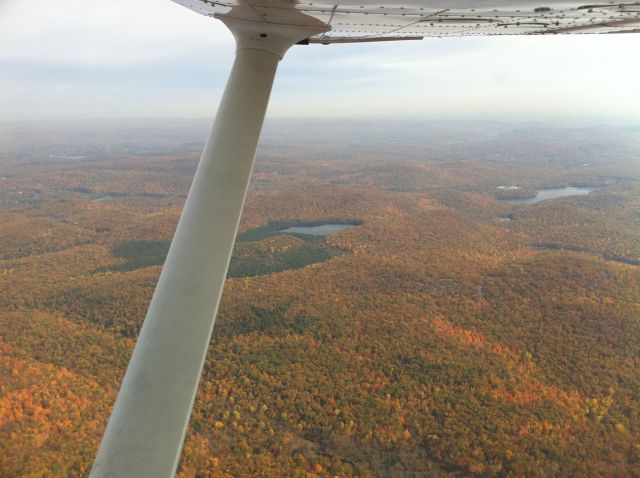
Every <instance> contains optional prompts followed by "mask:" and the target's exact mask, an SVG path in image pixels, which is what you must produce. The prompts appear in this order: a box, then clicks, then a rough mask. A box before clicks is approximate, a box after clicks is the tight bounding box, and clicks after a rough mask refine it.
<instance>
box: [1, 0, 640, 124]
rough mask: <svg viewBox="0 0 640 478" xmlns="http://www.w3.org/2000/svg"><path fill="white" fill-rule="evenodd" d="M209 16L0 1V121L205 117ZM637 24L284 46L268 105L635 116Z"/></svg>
mask: <svg viewBox="0 0 640 478" xmlns="http://www.w3.org/2000/svg"><path fill="white" fill-rule="evenodd" d="M233 51H234V47H233V40H232V37H231V35H230V34H229V33H228V32H227V31H226V29H225V28H224V26H223V25H222V24H220V22H218V21H215V20H212V19H210V18H206V17H203V16H200V15H198V14H196V13H193V12H191V11H190V10H187V9H186V8H184V7H181V6H179V5H177V4H174V3H173V2H171V1H169V0H135V1H131V0H102V1H96V0H92V1H90V0H55V1H52V0H0V120H9V121H10V120H25V119H58V118H104V117H133V118H145V117H212V116H213V114H214V113H215V109H216V107H217V103H218V100H219V98H220V94H221V91H222V88H223V87H224V83H225V81H226V76H227V74H228V71H229V69H230V67H231V63H232V61H233ZM639 52H640V34H637V35H636V34H626V35H608V36H594V35H576V36H554V37H486V38H456V39H436V38H434V39H426V40H423V41H420V42H415V41H410V42H399V43H381V44H360V45H332V46H322V45H313V46H306V47H304V46H295V47H293V48H292V49H291V50H290V51H289V53H288V54H287V56H286V57H285V59H284V60H283V61H282V62H281V64H280V69H279V71H278V76H277V79H276V85H275V88H274V92H273V96H272V100H271V103H270V107H269V115H270V116H272V117H282V116H296V117H311V116H314V117H318V116H319V117H397V118H403V117H439V116H470V117H474V118H484V117H487V118H521V119H548V118H556V117H560V118H564V117H571V116H576V117H598V118H601V117H619V118H623V119H627V120H632V121H636V120H639V121H640V88H639V87H638V84H639V80H640V54H638V53H639Z"/></svg>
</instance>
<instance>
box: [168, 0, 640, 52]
mask: <svg viewBox="0 0 640 478" xmlns="http://www.w3.org/2000/svg"><path fill="white" fill-rule="evenodd" d="M174 1H176V2H177V3H179V4H181V5H184V6H185V7H187V8H189V9H191V10H194V11H196V12H198V13H201V14H203V15H207V16H212V17H216V18H235V19H239V20H245V21H251V22H258V23H272V24H285V25H304V26H328V27H329V28H330V30H329V31H328V32H326V33H321V34H318V35H315V36H313V37H311V38H310V39H309V40H310V41H311V42H312V43H338V42H346V41H356V42H357V41H376V40H395V39H412V38H416V39H420V38H423V37H449V36H484V35H550V34H551V35H552V34H568V33H572V34H581V33H632V32H640V2H627V3H619V2H601V3H587V2H580V1H562V0H560V1H558V0H555V1H554V0H538V1H531V0H519V1H518V0H511V1H509V0H475V1H472V0H402V1H399V2H393V1H391V2H389V3H379V2H372V1H367V0H360V1H353V0H341V1H340V3H334V2H332V1H327V0H319V1H317V0H310V1H306V2H305V1H295V0H222V1H212V0H174Z"/></svg>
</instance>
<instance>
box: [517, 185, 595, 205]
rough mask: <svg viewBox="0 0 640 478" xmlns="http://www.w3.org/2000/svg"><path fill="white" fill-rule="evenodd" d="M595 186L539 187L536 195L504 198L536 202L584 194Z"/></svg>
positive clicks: (518, 202) (530, 202)
mask: <svg viewBox="0 0 640 478" xmlns="http://www.w3.org/2000/svg"><path fill="white" fill-rule="evenodd" d="M594 189H595V188H577V187H572V186H569V187H566V188H552V189H540V190H538V194H537V195H536V197H532V198H521V199H505V200H506V201H507V202H509V203H511V204H537V203H539V202H542V201H548V200H549V199H556V198H564V197H569V196H586V195H587V194H589V193H590V192H591V191H593V190H594Z"/></svg>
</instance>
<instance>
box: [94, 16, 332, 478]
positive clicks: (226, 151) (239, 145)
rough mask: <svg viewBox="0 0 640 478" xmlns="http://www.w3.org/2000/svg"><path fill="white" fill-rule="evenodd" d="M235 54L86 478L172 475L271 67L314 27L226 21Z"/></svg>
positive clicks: (228, 254)
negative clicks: (111, 409) (138, 333)
mask: <svg viewBox="0 0 640 478" xmlns="http://www.w3.org/2000/svg"><path fill="white" fill-rule="evenodd" d="M225 23H227V26H228V27H229V28H230V29H231V31H232V32H233V34H234V36H235V37H236V44H237V51H236V58H235V61H234V64H233V68H232V70H231V75H230V77H229V80H228V83H227V86H226V89H225V91H224V95H223V97H222V102H221V103H220V107H219V109H218V113H217V116H216V120H215V122H214V125H213V128H212V130H211V133H210V134H209V138H208V140H207V143H206V146H205V148H204V151H203V153H202V158H201V159H200V163H199V165H198V169H197V171H196V174H195V177H194V179H193V183H192V185H191V190H190V191H189V195H188V197H187V201H186V204H185V206H184V210H183V211H182V216H181V217H180V221H179V223H178V227H177V229H176V232H175V235H174V237H173V241H172V243H171V247H170V249H169V254H168V255H167V259H166V262H165V264H164V267H163V269H162V273H161V274H160V279H159V280H158V284H157V286H156V290H155V292H154V294H153V298H152V299H151V304H150V306H149V310H148V312H147V316H146V318H145V320H144V324H143V326H142V329H141V331H140V336H139V337H138V341H137V344H136V346H135V349H134V351H133V355H132V357H131V361H130V363H129V366H128V368H127V372H126V374H125V377H124V380H123V382H122V385H121V388H120V392H119V394H118V398H117V400H116V402H115V406H114V408H113V412H112V414H111V418H110V419H109V423H108V425H107V429H106V431H105V434H104V437H103V439H102V443H101V445H100V449H99V451H98V455H97V457H96V460H95V462H94V465H93V469H92V470H91V475H90V476H91V477H93V478H103V477H104V478H106V477H109V478H115V477H122V478H131V477H136V478H146V477H149V478H163V477H172V476H174V475H175V473H176V469H177V466H178V461H179V458H180V451H181V449H182V443H183V441H184V438H185V434H186V430H187V425H188V423H189V417H190V415H191V409H192V407H193V402H194V400H195V396H196V392H197V388H198V382H199V380H200V374H201V372H202V367H203V364H204V359H205V356H206V353H207V348H208V346H209V341H210V338H211V333H212V331H213V323H214V319H215V315H216V313H217V310H218V305H219V303H220V297H221V295H222V288H223V286H224V281H225V277H226V274H227V268H228V266H229V259H230V257H231V251H232V249H233V243H234V241H235V236H236V231H237V229H238V224H239V222H240V214H241V212H242V206H243V203H244V199H245V196H246V193H247V187H248V184H249V178H250V176H251V170H252V168H253V161H254V157H255V153H256V147H257V144H258V138H259V135H260V130H261V128H262V122H263V120H264V116H265V112H266V109H267V103H268V101H269V95H270V93H271V86H272V84H273V80H274V76H275V73H276V68H277V65H278V61H279V60H280V59H281V58H282V56H283V55H284V53H285V52H286V50H287V49H288V48H289V47H290V46H291V45H293V44H295V43H296V42H298V41H300V40H303V39H305V38H308V37H309V36H311V35H313V34H316V33H320V31H319V29H318V28H317V27H314V28H306V27H296V26H281V25H278V26H275V25H268V24H264V23H250V22H240V21H234V20H228V19H227V20H225Z"/></svg>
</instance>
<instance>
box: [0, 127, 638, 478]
mask: <svg viewBox="0 0 640 478" xmlns="http://www.w3.org/2000/svg"><path fill="white" fill-rule="evenodd" d="M152 126H153V125H152ZM156 126H157V125H156ZM284 126H286V124H285V125H284ZM284 126H283V123H280V122H275V123H273V124H272V125H271V126H270V127H268V128H267V134H266V136H265V141H264V143H263V145H262V149H261V152H260V153H259V158H258V164H257V166H256V170H255V173H254V178H253V182H252V188H251V190H250V193H249V197H248V200H247V205H246V208H245V213H244V217H243V220H242V224H241V227H240V235H239V238H238V242H237V244H236V247H235V250H234V257H233V259H232V263H231V268H230V271H229V276H228V279H227V283H226V286H225V292H224V295H223V300H222V305H221V308H220V312H219V315H218V318H217V322H216V327H215V331H214V337H213V339H212V342H211V346H210V351H209V355H208V358H207V362H206V365H205V370H204V375H203V378H202V382H201V386H200V390H199V393H198V398H197V402H196V405H195V409H194V413H193V417H192V420H191V424H190V428H189V432H188V437H187V441H186V443H185V447H184V452H183V458H182V461H181V464H180V470H179V476H180V477H181V478H187V477H207V478H209V477H212V478H213V477H215V478H222V477H256V476H260V477H269V476H272V477H286V476H300V477H336V476H337V477H440V476H442V477H456V476H541V477H542V476H576V477H584V476H593V477H613V476H619V477H624V476H630V477H640V168H639V166H640V133H639V132H638V130H637V129H634V128H623V129H612V128H590V129H588V130H577V129H576V130H565V129H559V128H551V127H544V128H542V127H533V126H526V127H525V126H517V127H512V126H510V125H507V124H497V123H491V124H485V125H483V124H479V125H470V124H462V125H460V126H458V127H457V128H458V129H456V127H455V126H454V125H452V124H449V123H443V124H440V125H438V124H437V123H434V122H427V123H424V124H420V125H419V126H416V125H413V126H411V128H414V129H413V130H411V128H408V130H409V132H411V131H413V132H414V133H416V134H417V136H411V135H410V134H409V133H407V129H403V128H401V127H399V126H398V125H391V126H390V127H389V128H388V129H387V130H385V129H382V128H381V127H380V125H377V124H371V123H367V124H364V125H362V124H361V125H360V126H358V125H357V124H355V125H354V124H351V123H347V124H345V125H343V128H342V129H340V128H338V129H337V130H336V128H330V127H329V126H327V125H326V124H325V125H320V126H322V127H319V128H318V131H319V133H318V135H317V137H316V139H314V137H313V135H305V134H303V133H302V132H300V131H299V133H300V134H294V133H296V130H295V127H293V126H292V128H294V129H292V130H291V131H289V133H290V134H292V135H293V136H292V137H291V139H290V140H288V139H287V138H290V137H289V136H287V134H288V133H287V131H288V130H287V128H285V127H284ZM405 126H406V125H405ZM21 127H22V126H21ZM323 128H324V129H323ZM349 128H351V129H350V130H351V131H353V134H354V135H356V136H354V137H353V138H355V139H353V140H352V141H351V142H349V134H348V132H349ZM183 129H184V130H185V131H189V133H186V132H184V131H183V130H182V129H180V130H179V133H176V136H175V137H173V136H172V137H167V136H166V135H164V134H163V133H162V131H164V130H162V131H160V132H158V133H157V135H154V133H153V128H152V127H150V129H145V130H141V131H144V135H143V139H131V137H130V136H128V137H126V138H125V139H124V140H122V141H121V142H120V143H119V142H118V141H119V140H118V138H119V136H118V135H117V134H115V133H114V134H109V133H108V132H103V133H101V134H100V135H97V136H95V137H92V136H91V135H90V134H87V133H86V132H84V133H83V136H82V137H83V139H82V141H78V143H77V145H76V149H69V148H70V146H69V145H71V144H74V143H73V135H72V133H69V132H65V135H63V136H60V137H61V138H63V139H60V140H59V141H57V142H52V141H50V140H49V138H53V137H55V134H54V132H49V133H47V134H46V135H45V134H42V135H40V136H39V139H38V140H37V141H36V140H34V145H35V146H34V147H29V146H28V141H27V140H26V139H23V138H25V135H23V134H20V135H17V134H16V138H18V139H20V141H17V140H16V141H14V142H9V143H4V144H5V146H4V152H1V153H0V166H1V169H0V171H1V173H0V174H1V177H0V361H1V364H2V366H0V450H1V451H0V476H3V477H4V476H6V477H20V476H30V477H59V476H71V477H81V476H86V475H87V473H88V470H89V469H90V467H91V463H92V460H93V457H94V454H95V452H96V449H97V446H98V443H99V440H100V438H101V435H102V432H103V430H104V427H105V424H106V420H107V419H108V416H109V412H110V408H111V406H112V404H113V401H114V399H115V396H116V393H117V390H118V387H119V383H120V380H121V378H122V375H123V373H124V370H125V367H126V364H127V362H128V358H129V355H130V353H131V350H132V348H133V345H134V343H135V338H136V336H137V333H138V330H139V328H140V325H141V323H142V320H143V319H144V315H145V312H146V308H147V305H148V302H149V300H150V298H151V294H152V292H153V289H154V286H155V282H156V280H157V277H158V274H159V272H160V268H161V264H162V262H163V259H164V255H165V254H166V251H167V247H168V244H169V241H170V239H171V237H172V234H173V230H174V228H175V225H176V222H177V219H178V216H179V213H180V210H181V207H182V204H183V203H184V199H185V197H186V193H187V190H188V186H189V183H190V179H191V175H192V174H193V171H194V169H195V165H196V163H197V157H198V152H197V151H198V149H199V145H198V144H195V145H194V143H193V139H192V133H191V132H190V131H191V130H190V129H189V128H186V126H184V125H183ZM301 130H302V129H301ZM20 131H22V130H20ZM47 131H48V130H47ZM384 131H386V132H387V133H386V135H385V133H384ZM418 133H420V134H422V136H420V134H418ZM322 134H326V135H327V136H330V135H334V136H335V138H336V140H335V141H334V142H333V143H328V142H327V143H322V142H321V141H320V140H321V139H322ZM456 134H458V135H460V134H465V135H467V136H464V137H465V138H468V140H466V141H461V142H456V141H454V139H455V138H456ZM5 137H6V135H5ZM158 138H161V139H158ZM317 138H320V140H318V139H317ZM411 138H414V139H411ZM21 141H22V142H21ZM279 141H280V144H281V146H278V142H279ZM287 141H290V142H289V143H287ZM138 142H140V144H138ZM51 144H54V146H52V145H51ZM101 145H102V146H101ZM52 148H53V149H52ZM514 184H517V185H518V186H519V187H522V188H523V189H525V190H526V191H527V193H528V194H529V195H531V194H532V193H531V192H532V191H533V192H534V193H535V191H536V190H540V189H544V188H563V187H565V186H576V187H590V188H593V192H591V193H590V194H588V195H583V196H574V197H563V198H557V199H552V200H548V201H543V202H540V203H538V204H531V205H526V204H525V205H522V204H512V203H510V202H508V201H506V200H504V199H500V197H501V196H500V195H499V194H497V193H496V191H497V189H496V188H498V187H499V186H511V185H514ZM327 223H337V224H348V225H351V226H353V227H350V228H349V229H346V230H343V231H341V232H338V233H335V234H331V235H328V236H308V235H301V234H286V233H283V232H282V230H283V229H286V228H287V227H290V226H301V225H305V226H310V225H320V224H327Z"/></svg>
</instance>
